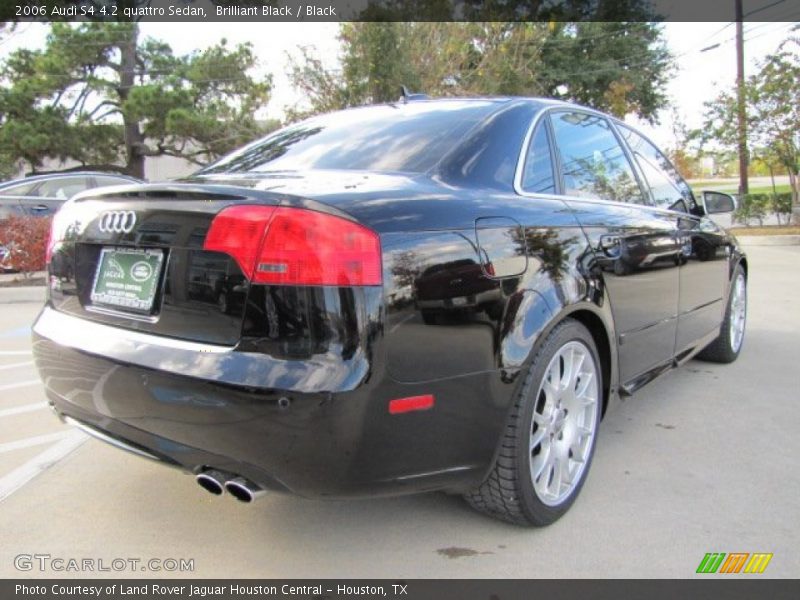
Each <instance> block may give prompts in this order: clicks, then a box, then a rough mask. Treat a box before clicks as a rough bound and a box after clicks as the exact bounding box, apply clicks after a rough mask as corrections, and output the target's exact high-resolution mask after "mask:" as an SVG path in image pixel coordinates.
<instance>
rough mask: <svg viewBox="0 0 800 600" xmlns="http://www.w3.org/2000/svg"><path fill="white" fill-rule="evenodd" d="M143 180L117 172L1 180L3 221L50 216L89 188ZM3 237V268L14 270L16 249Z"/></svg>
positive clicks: (0, 267) (0, 253) (0, 241)
mask: <svg viewBox="0 0 800 600" xmlns="http://www.w3.org/2000/svg"><path fill="white" fill-rule="evenodd" d="M130 183H141V180H140V179H136V178H135V177H128V176H127V175H119V174H116V173H100V172H91V171H70V172H65V173H50V174H47V175H31V176H30V177H25V178H23V179H15V180H12V181H6V182H3V183H0V222H2V221H3V220H5V219H8V218H9V217H12V216H31V217H49V216H52V215H53V214H55V212H56V211H57V210H58V209H59V208H60V207H61V205H62V204H64V202H66V201H67V200H68V199H69V198H71V197H72V196H74V195H75V194H77V193H78V192H83V191H86V190H89V189H94V188H98V187H105V186H110V185H121V184H130ZM5 242H6V243H4V240H3V239H2V238H0V270H2V271H7V270H13V268H14V266H13V263H12V260H11V259H12V252H11V248H9V246H8V243H7V241H5Z"/></svg>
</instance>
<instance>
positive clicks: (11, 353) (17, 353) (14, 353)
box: [0, 350, 33, 356]
mask: <svg viewBox="0 0 800 600" xmlns="http://www.w3.org/2000/svg"><path fill="white" fill-rule="evenodd" d="M31 354H33V352H31V351H30V350H0V356H30V355H31Z"/></svg>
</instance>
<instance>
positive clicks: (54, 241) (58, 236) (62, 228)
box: [44, 209, 69, 265]
mask: <svg viewBox="0 0 800 600" xmlns="http://www.w3.org/2000/svg"><path fill="white" fill-rule="evenodd" d="M68 225H69V220H68V214H67V211H65V210H63V209H62V210H60V211H58V212H57V213H56V214H55V215H54V216H53V219H52V220H51V221H50V233H49V234H48V235H47V244H46V245H45V247H44V261H45V264H47V265H49V264H50V261H51V260H52V259H53V252H54V250H55V248H56V246H58V244H59V242H62V241H64V237H65V236H66V233H67V226H68Z"/></svg>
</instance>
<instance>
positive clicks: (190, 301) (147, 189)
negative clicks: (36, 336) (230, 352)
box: [49, 184, 282, 345]
mask: <svg viewBox="0 0 800 600" xmlns="http://www.w3.org/2000/svg"><path fill="white" fill-rule="evenodd" d="M243 192H245V190H243V189H241V188H238V189H237V188H234V187H230V186H214V185H204V186H202V187H200V186H193V185H181V184H169V185H136V186H123V187H115V188H106V189H104V190H103V191H102V192H101V193H99V194H98V193H96V192H95V193H92V192H88V193H85V194H81V195H79V196H77V197H75V198H74V199H72V200H70V201H69V202H67V203H66V204H65V205H64V207H63V208H62V210H61V211H59V213H58V215H57V216H56V221H55V225H54V229H55V230H56V231H57V232H59V233H58V234H57V237H58V238H59V240H60V241H58V242H57V243H56V244H54V247H53V253H52V259H51V261H50V267H49V269H50V272H49V275H50V279H49V288H50V292H49V293H50V299H51V301H52V304H53V307H54V308H55V309H56V310H59V311H62V312H65V313H69V314H72V315H75V316H79V317H81V318H84V319H90V320H93V321H99V322H102V323H106V324H109V325H114V326H118V327H123V328H128V329H133V330H137V331H142V332H146V333H153V334H157V335H163V336H168V337H173V338H178V339H183V340H190V341H195V342H205V343H211V344H220V345H234V344H236V343H237V342H238V341H239V339H240V337H241V331H242V321H243V318H244V314H245V305H246V299H247V295H248V290H249V282H248V280H247V278H246V277H245V275H244V274H243V273H242V271H241V269H240V268H239V266H238V265H237V263H236V261H235V260H233V259H232V258H231V257H230V256H228V255H227V254H223V253H220V252H209V251H206V250H204V249H203V244H204V241H205V238H206V234H207V232H208V229H209V227H210V225H211V221H212V220H213V218H214V216H215V215H216V214H217V213H219V212H220V211H221V210H222V209H224V208H225V207H226V206H229V205H231V204H234V203H237V204H238V203H243V202H244V203H247V204H263V205H277V204H279V203H280V201H281V198H282V197H281V196H280V195H279V194H272V193H265V192H257V191H253V190H247V191H246V192H247V193H246V195H245V194H243Z"/></svg>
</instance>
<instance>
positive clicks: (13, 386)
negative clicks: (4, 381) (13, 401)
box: [0, 379, 42, 392]
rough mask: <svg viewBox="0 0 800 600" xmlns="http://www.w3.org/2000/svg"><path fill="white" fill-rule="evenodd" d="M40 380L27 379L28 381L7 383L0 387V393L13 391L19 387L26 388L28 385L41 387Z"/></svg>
mask: <svg viewBox="0 0 800 600" xmlns="http://www.w3.org/2000/svg"><path fill="white" fill-rule="evenodd" d="M41 384H42V380H41V379H29V380H28V381H18V382H16V383H9V384H8V385H0V392H3V391H5V390H15V389H17V388H21V387H28V386H29V385H41Z"/></svg>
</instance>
